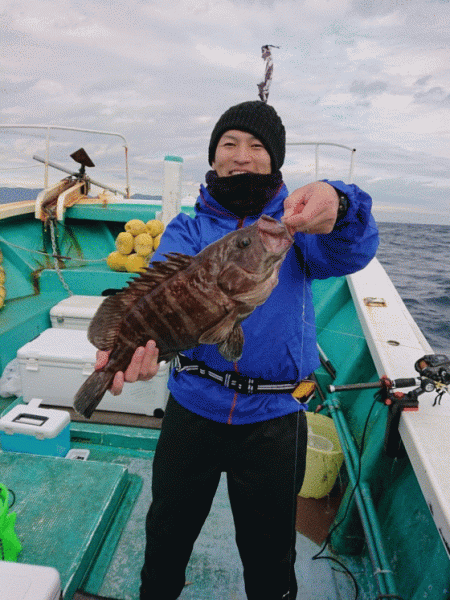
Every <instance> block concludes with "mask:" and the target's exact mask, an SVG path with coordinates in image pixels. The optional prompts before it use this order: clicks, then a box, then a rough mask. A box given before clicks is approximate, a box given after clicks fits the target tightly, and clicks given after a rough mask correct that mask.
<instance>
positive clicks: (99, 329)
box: [88, 252, 193, 350]
mask: <svg viewBox="0 0 450 600" xmlns="http://www.w3.org/2000/svg"><path fill="white" fill-rule="evenodd" d="M163 256H165V257H166V258H167V260H165V261H156V262H154V263H152V264H151V265H150V266H149V267H148V268H147V269H146V271H145V272H144V273H142V274H141V275H140V276H139V277H136V278H135V279H133V280H132V281H131V282H130V283H129V285H128V287H126V288H124V289H123V290H122V291H120V292H119V293H118V294H115V295H114V296H108V297H107V298H106V300H104V301H103V302H102V303H101V305H100V307H99V309H98V310H97V312H96V314H95V316H94V318H93V319H92V321H91V324H90V326H89V329H88V339H89V341H90V342H91V344H93V345H94V346H95V347H96V348H99V349H100V350H111V349H112V348H113V347H114V345H115V343H116V340H117V336H118V334H119V331H120V328H121V326H122V322H123V319H124V317H125V315H126V313H127V312H129V311H130V310H131V309H132V307H133V306H134V304H135V303H136V302H138V301H139V299H140V298H142V296H145V295H146V294H149V293H150V292H151V291H152V290H154V289H155V288H156V287H158V285H160V284H161V283H164V281H166V280H167V279H169V278H170V277H172V276H173V275H175V274H176V273H177V272H178V271H182V270H184V269H187V268H188V267H189V266H190V265H191V264H192V260H193V257H192V256H188V255H186V254H180V253H178V252H170V253H169V254H164V255H163Z"/></svg>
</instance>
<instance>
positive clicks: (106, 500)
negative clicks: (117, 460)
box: [0, 452, 129, 598]
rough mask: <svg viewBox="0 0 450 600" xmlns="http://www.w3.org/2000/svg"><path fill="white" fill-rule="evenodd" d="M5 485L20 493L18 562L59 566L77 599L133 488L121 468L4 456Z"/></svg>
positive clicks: (68, 593)
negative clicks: (118, 512) (104, 539)
mask: <svg viewBox="0 0 450 600" xmlns="http://www.w3.org/2000/svg"><path fill="white" fill-rule="evenodd" d="M0 472H1V474H2V481H3V483H4V484H5V485H6V486H7V487H8V488H9V489H11V490H13V492H14V494H15V503H14V507H13V508H12V510H14V512H16V513H17V520H16V532H17V535H18V537H19V539H20V541H21V543H22V546H23V550H22V552H21V553H20V554H19V557H18V562H23V563H29V564H39V565H45V566H50V567H54V568H56V569H57V570H58V571H59V574H60V576H61V585H62V588H63V593H64V597H68V598H70V597H72V595H73V593H74V592H75V590H76V589H78V588H79V587H80V583H81V581H82V579H83V577H84V575H85V573H86V571H87V569H88V568H89V566H90V563H91V561H92V559H93V557H94V556H95V554H96V552H97V551H98V549H99V547H100V544H101V542H102V540H103V538H104V536H105V534H106V533H107V530H108V526H109V523H110V520H111V518H112V516H113V515H114V513H115V512H116V510H117V509H118V507H119V505H120V502H121V498H122V497H123V494H124V493H125V492H126V489H127V487H128V481H129V476H128V472H127V469H126V468H125V467H123V466H122V465H117V464H105V463H100V462H94V461H76V460H67V459H64V458H56V457H50V456H49V457H47V456H35V455H27V454H19V453H13V452H0Z"/></svg>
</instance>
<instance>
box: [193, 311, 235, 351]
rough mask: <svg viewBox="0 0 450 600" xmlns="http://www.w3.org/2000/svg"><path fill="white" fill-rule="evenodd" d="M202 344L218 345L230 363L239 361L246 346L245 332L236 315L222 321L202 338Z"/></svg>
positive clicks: (200, 339) (200, 340)
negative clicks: (237, 321)
mask: <svg viewBox="0 0 450 600" xmlns="http://www.w3.org/2000/svg"><path fill="white" fill-rule="evenodd" d="M199 342H200V344H218V348H217V349H218V350H219V352H220V354H221V355H222V356H223V357H224V358H225V359H226V360H230V361H235V360H239V359H240V358H241V356H242V348H243V346H244V332H243V331H242V327H241V326H240V325H239V324H236V317H235V315H230V317H229V318H228V319H225V320H222V321H220V323H217V324H216V325H215V326H214V327H211V329H208V331H205V333H203V334H202V335H201V336H200V338H199Z"/></svg>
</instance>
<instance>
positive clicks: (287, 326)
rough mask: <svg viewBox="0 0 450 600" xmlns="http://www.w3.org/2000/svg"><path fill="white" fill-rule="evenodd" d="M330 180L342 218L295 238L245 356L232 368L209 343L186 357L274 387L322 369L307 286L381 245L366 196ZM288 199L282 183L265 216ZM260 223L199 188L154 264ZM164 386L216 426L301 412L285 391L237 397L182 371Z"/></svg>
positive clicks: (248, 329)
mask: <svg viewBox="0 0 450 600" xmlns="http://www.w3.org/2000/svg"><path fill="white" fill-rule="evenodd" d="M329 183H331V185H333V186H334V187H335V188H336V189H339V190H341V191H342V192H344V193H345V194H346V195H347V196H348V198H349V209H348V211H347V215H346V216H345V217H344V218H343V219H342V220H340V221H339V222H338V224H337V225H336V226H335V228H334V230H333V231H332V232H331V233H330V234H327V235H304V234H301V233H297V234H296V235H295V243H294V245H293V246H292V248H291V249H290V250H289V252H288V254H287V256H286V258H285V260H284V262H283V264H282V266H281V269H280V273H279V283H278V285H277V286H276V287H275V289H274V290H273V292H272V294H271V295H270V296H269V298H268V299H267V300H266V302H265V303H264V304H263V305H261V306H258V307H257V308H256V309H255V310H254V312H253V313H252V314H251V315H250V316H249V317H248V318H247V319H245V320H244V321H243V323H242V328H243V330H244V337H245V342H244V349H243V354H242V358H241V359H240V360H239V361H238V362H236V363H232V362H228V361H226V360H225V359H224V358H223V357H222V356H221V355H220V354H219V352H218V350H217V346H211V345H201V346H199V347H197V348H194V349H193V350H190V351H187V352H185V353H184V354H185V355H186V356H188V357H190V358H192V359H195V360H200V361H203V362H205V363H206V364H207V365H208V366H210V367H212V368H213V369H216V370H219V371H237V372H239V373H241V374H243V375H249V376H250V377H260V378H262V379H265V380H269V381H274V382H285V381H300V380H301V379H303V378H305V377H307V376H308V375H310V374H311V373H312V372H313V371H314V370H315V369H317V368H318V367H319V365H320V361H319V355H318V351H317V345H316V333H315V317H314V308H313V302H312V293H311V281H312V280H313V279H325V278H327V277H332V276H334V277H337V276H340V275H347V274H348V273H354V272H355V271H358V270H360V269H362V268H363V267H364V266H365V265H366V264H367V263H368V262H369V261H370V260H371V259H372V258H373V256H374V255H375V252H376V249H377V246H378V230H377V227H376V224H375V221H374V219H373V217H372V215H371V212H370V211H371V204H372V201H371V198H370V196H369V195H368V194H366V193H365V192H363V191H362V190H360V189H359V188H358V187H356V186H355V185H346V184H344V183H342V182H341V181H332V182H329ZM287 195H288V191H287V188H286V186H285V185H284V184H283V185H282V187H281V188H280V190H279V191H278V193H277V195H276V196H275V197H274V198H273V199H272V200H271V201H270V203H269V204H268V205H266V206H265V207H264V211H263V212H264V213H265V214H268V215H270V216H272V217H274V218H276V219H278V220H279V219H280V218H281V216H282V215H283V201H284V199H285V198H286V197H287ZM257 218H258V217H256V216H255V217H245V219H239V218H238V217H236V216H235V215H233V214H232V213H230V212H228V211H227V210H225V209H224V208H223V207H222V206H221V205H220V204H218V202H216V201H215V200H214V198H212V197H211V196H210V194H209V193H208V191H207V190H206V188H204V187H203V186H202V187H201V190H200V196H199V198H198V200H197V204H196V207H195V217H194V218H191V217H189V216H188V215H186V214H184V213H180V214H179V215H177V216H176V217H175V218H174V219H173V220H172V221H171V222H170V223H169V225H168V226H167V228H166V231H165V232H164V235H163V237H162V239H161V244H160V246H159V248H158V250H157V252H156V253H155V254H154V256H153V260H164V258H163V257H162V256H161V254H163V253H167V252H182V253H184V254H189V255H193V254H197V253H198V252H199V251H200V250H202V249H203V248H204V247H205V246H207V245H208V244H210V243H211V242H214V241H216V240H217V239H219V238H220V237H222V236H223V235H225V234H226V233H229V232H230V231H233V230H235V229H237V228H239V227H245V226H246V225H250V224H251V223H253V222H254V221H255V220H256V219H257ZM169 389H170V391H171V392H172V395H173V396H174V398H175V399H176V400H177V402H179V403H180V404H181V405H182V406H184V407H185V408H187V409H189V410H191V411H192V412H194V413H197V414H199V415H201V416H203V417H206V418H208V419H211V420H214V421H218V422H221V423H232V424H244V423H253V422H257V421H264V420H266V419H272V418H275V417H279V416H282V415H286V414H289V413H292V412H297V411H298V409H299V404H298V402H297V401H296V400H295V399H294V398H293V397H292V396H291V395H290V394H253V395H250V394H240V393H237V392H235V391H233V390H230V389H227V388H225V387H223V386H221V385H219V384H217V383H215V382H214V381H212V380H209V379H203V378H200V377H198V376H197V375H193V374H188V373H186V372H172V374H171V376H170V379H169ZM301 407H302V408H306V407H305V406H302V405H301Z"/></svg>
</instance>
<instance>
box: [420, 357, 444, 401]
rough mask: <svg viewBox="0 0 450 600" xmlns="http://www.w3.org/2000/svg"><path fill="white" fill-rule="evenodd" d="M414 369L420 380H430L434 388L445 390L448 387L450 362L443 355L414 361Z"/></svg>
mask: <svg viewBox="0 0 450 600" xmlns="http://www.w3.org/2000/svg"><path fill="white" fill-rule="evenodd" d="M414 368H415V370H416V371H417V372H418V373H419V375H420V377H421V378H424V379H428V380H431V381H432V382H433V383H434V384H435V387H438V386H439V387H442V386H444V387H445V388H446V387H447V386H449V385H450V360H449V358H448V357H447V356H445V354H427V355H426V356H422V358H419V360H418V361H416V363H415V365H414ZM430 391H432V390H430ZM444 392H445V390H444Z"/></svg>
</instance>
